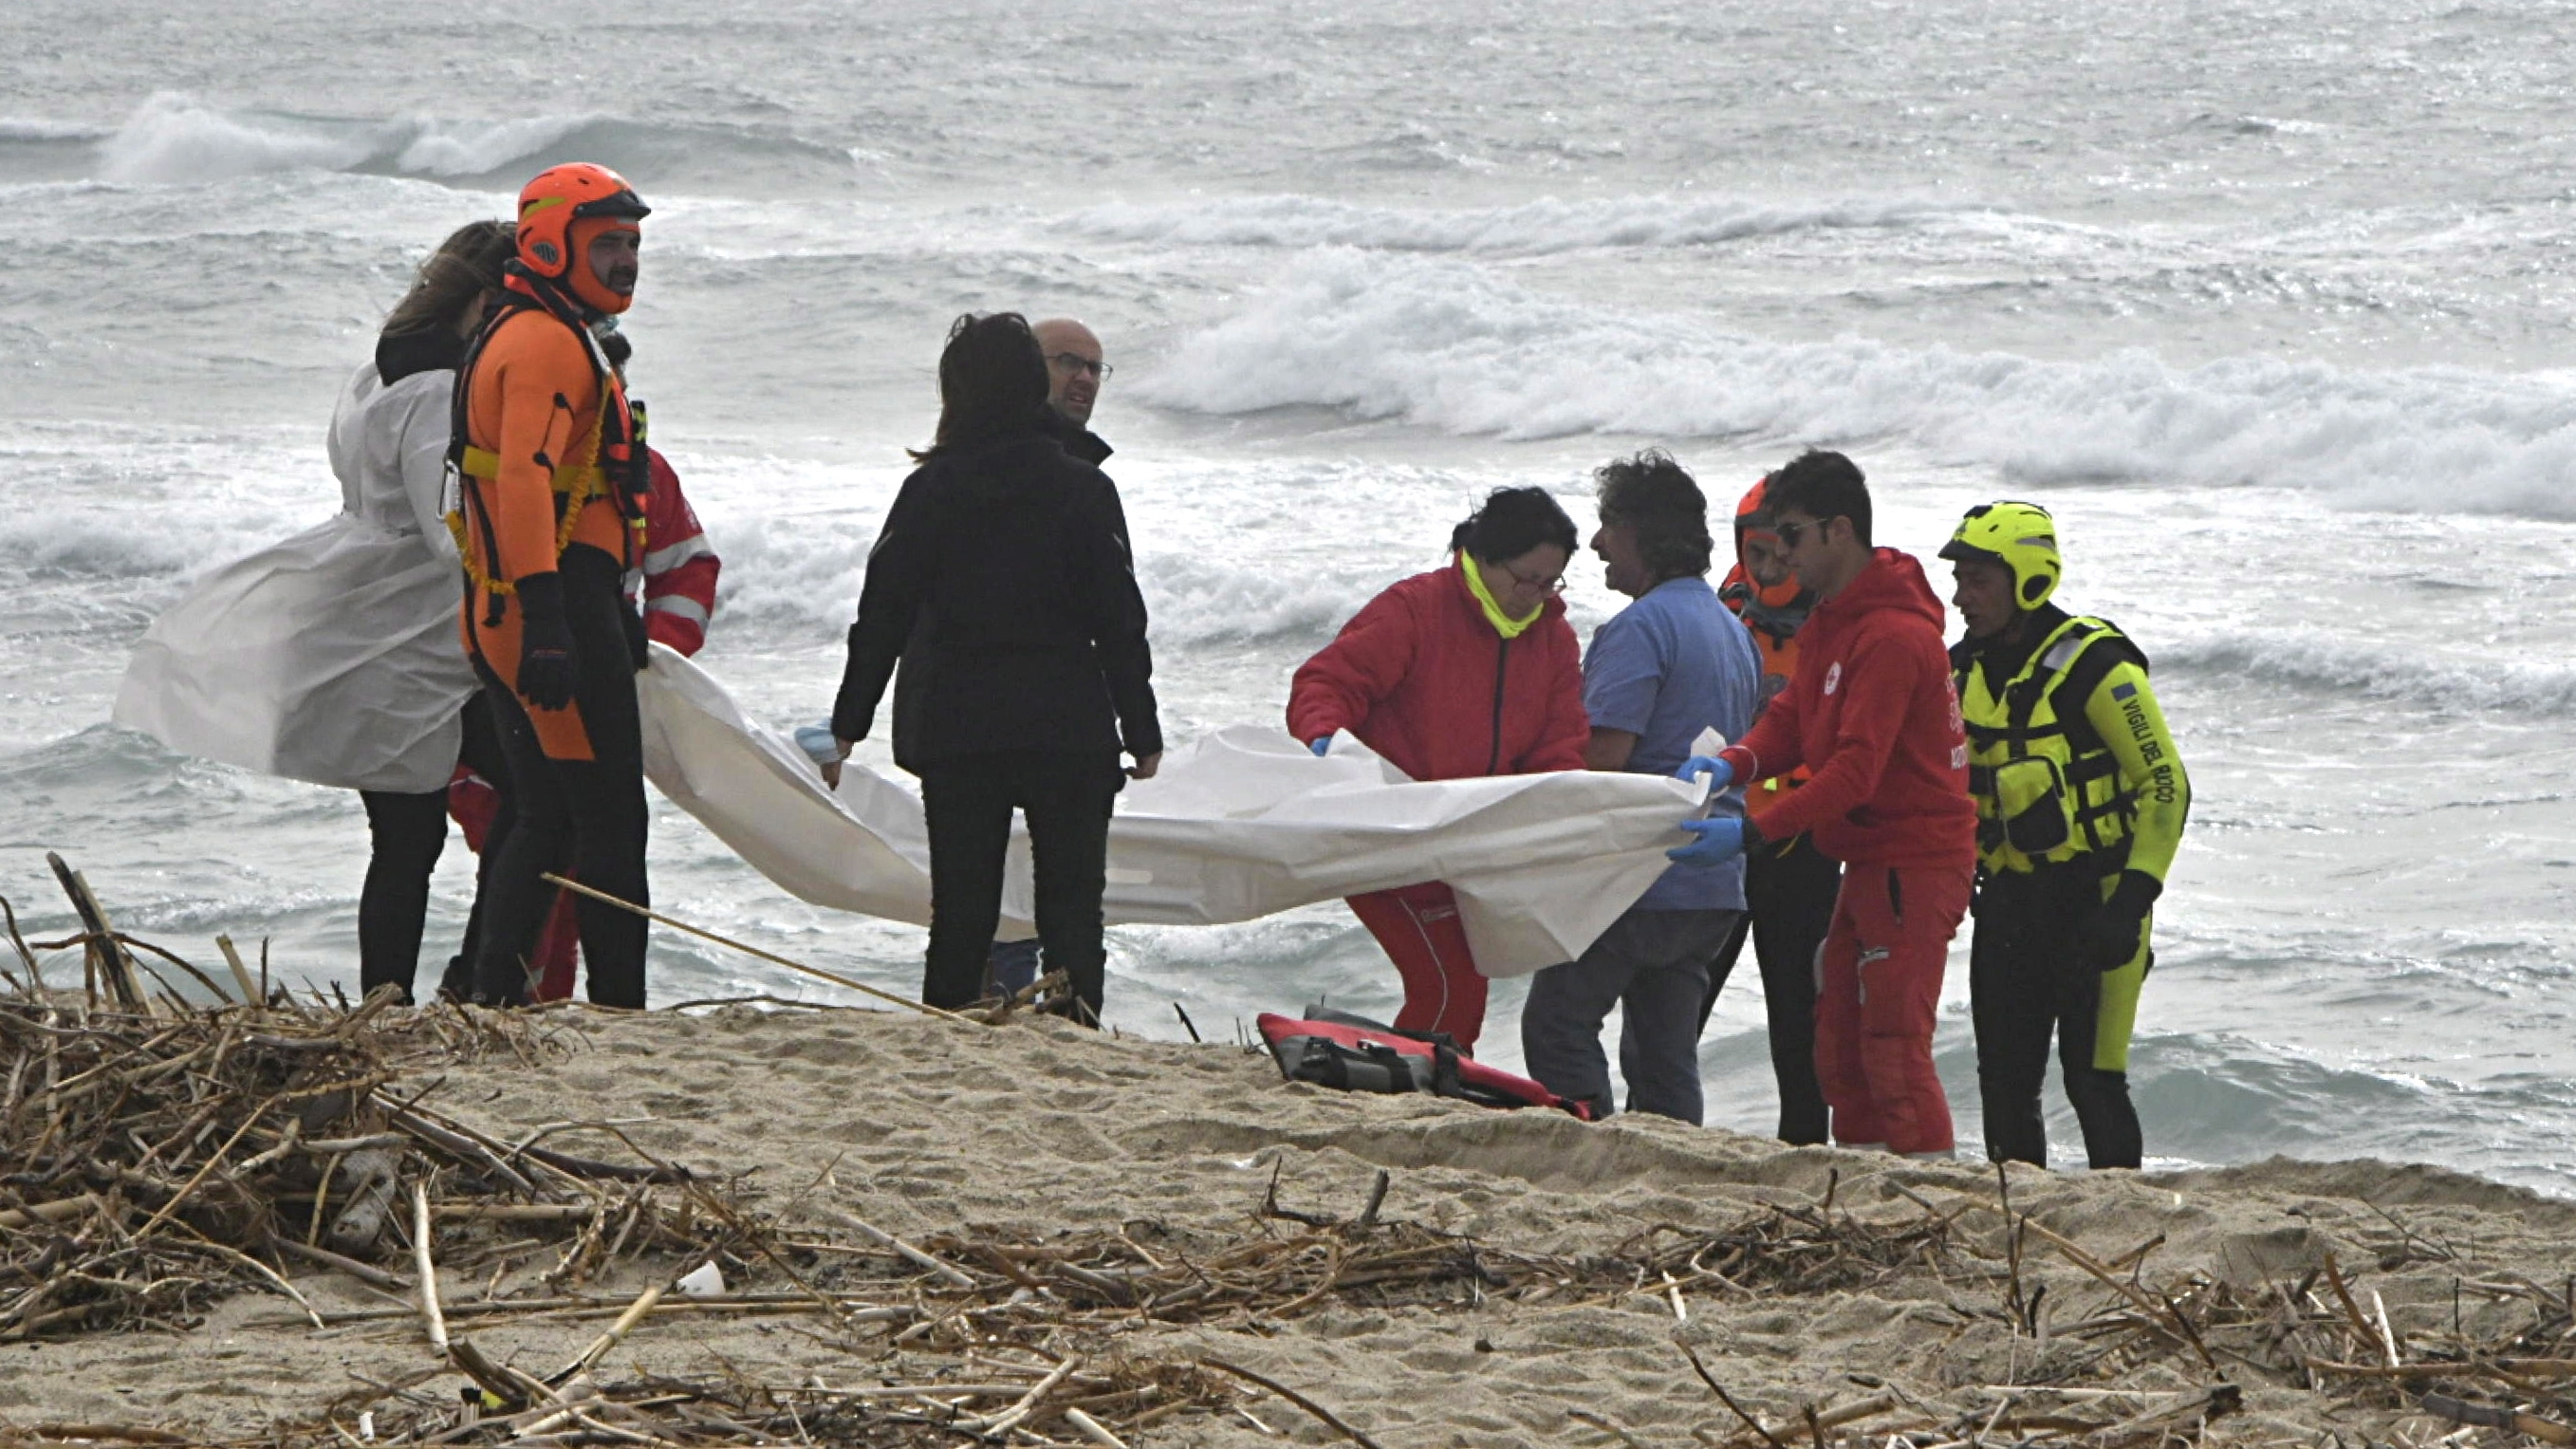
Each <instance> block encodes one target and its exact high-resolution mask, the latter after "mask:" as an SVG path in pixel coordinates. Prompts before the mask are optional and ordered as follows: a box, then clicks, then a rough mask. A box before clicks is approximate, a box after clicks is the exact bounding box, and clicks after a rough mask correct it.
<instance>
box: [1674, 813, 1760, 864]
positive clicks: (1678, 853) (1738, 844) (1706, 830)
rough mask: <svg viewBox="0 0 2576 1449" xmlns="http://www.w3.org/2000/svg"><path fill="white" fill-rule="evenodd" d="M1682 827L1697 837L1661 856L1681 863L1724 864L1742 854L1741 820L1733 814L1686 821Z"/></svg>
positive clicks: (1742, 831)
mask: <svg viewBox="0 0 2576 1449" xmlns="http://www.w3.org/2000/svg"><path fill="white" fill-rule="evenodd" d="M1682 829H1684V830H1687V831H1689V832H1690V833H1691V834H1693V835H1695V836H1697V837H1699V838H1698V839H1696V840H1693V841H1692V842H1691V843H1690V844H1688V845H1676V846H1674V847H1673V848H1672V849H1670V850H1667V851H1665V852H1664V859H1666V860H1673V861H1679V862H1681V863H1682V864H1683V865H1699V866H1711V865H1724V864H1726V863H1727V862H1728V861H1730V860H1733V859H1735V858H1736V857H1737V856H1739V855H1742V854H1743V853H1744V821H1743V819H1742V818H1741V817H1738V816H1733V815H1719V816H1712V817H1711V818H1709V819H1706V820H1685V821H1683V822H1682Z"/></svg>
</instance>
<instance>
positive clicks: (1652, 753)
mask: <svg viewBox="0 0 2576 1449" xmlns="http://www.w3.org/2000/svg"><path fill="white" fill-rule="evenodd" d="M1761 697H1762V662H1761V660H1760V659H1759V658H1758V657H1756V655H1755V654H1754V652H1753V636H1752V635H1750V634H1747V633H1746V632H1744V625H1743V623H1742V621H1740V620H1738V619H1737V618H1736V617H1735V615H1734V614H1732V613H1730V612H1728V610H1727V607H1726V605H1724V604H1723V603H1720V602H1719V601H1718V597H1717V591H1716V590H1715V589H1712V588H1710V587H1709V586H1708V580H1706V579H1703V578H1681V579H1666V580H1665V581H1664V582H1662V583H1660V584H1657V585H1656V586H1655V587H1654V588H1652V589H1650V590H1648V591H1647V593H1646V596H1645V597H1644V598H1642V599H1639V600H1637V601H1636V602H1635V603H1632V604H1630V605H1629V606H1628V607H1626V608H1624V609H1622V610H1620V611H1619V612H1618V613H1617V614H1616V615H1614V616H1613V617H1612V618H1611V619H1610V621H1609V622H1608V623H1606V624H1603V625H1602V626H1601V627H1600V629H1599V630H1598V631H1596V632H1595V633H1594V634H1593V636H1592V648H1591V649H1590V650H1589V651H1588V652H1586V653H1585V655H1584V656H1583V708H1584V710H1585V712H1587V713H1588V714H1590V715H1591V716H1592V725H1593V728H1595V729H1606V730H1626V731H1627V732H1628V733H1630V734H1633V735H1635V736H1636V737H1637V748H1636V751H1635V753H1633V754H1631V755H1629V756H1628V768H1629V769H1630V770H1632V771H1634V772H1636V773H1638V774H1643V775H1669V774H1671V773H1672V772H1674V771H1675V770H1678V769H1680V768H1681V767H1682V761H1684V760H1687V759H1689V758H1690V757H1691V742H1692V741H1693V740H1696V739H1698V738H1699V732H1700V731H1701V730H1704V729H1712V728H1713V729H1715V730H1716V731H1717V732H1718V733H1719V734H1721V735H1724V736H1726V738H1727V739H1728V740H1730V741H1732V740H1737V739H1741V738H1743V736H1744V732H1745V731H1746V730H1749V729H1751V728H1752V727H1753V708H1754V704H1755V702H1756V701H1758V700H1760V699H1761ZM1709 813H1710V814H1711V815H1741V814H1743V813H1744V795H1743V792H1742V791H1741V790H1729V791H1728V792H1726V794H1725V795H1724V796H1722V797H1721V798H1720V799H1719V800H1718V802H1717V805H1716V807H1715V808H1714V809H1712V810H1711V811H1710V812H1709ZM1688 839H1689V837H1687V836H1684V835H1683V834H1681V833H1680V832H1679V831H1675V832H1674V834H1673V843H1674V844H1676V845H1681V844H1686V843H1688ZM1635 909H1637V910H1641V911H1740V910H1742V909H1744V862H1742V861H1741V860H1737V861H1731V862H1729V863H1728V864H1726V865H1723V866H1718V867H1715V868H1711V867H1707V866H1696V865H1677V866H1674V867H1673V868H1672V869H1670V870H1668V871H1666V872H1664V874H1663V878H1662V879H1660V880H1658V881H1656V882H1655V883H1654V885H1653V886H1651V887H1649V888H1648V889H1647V891H1646V893H1645V894H1644V895H1643V896H1640V897H1638V899H1637V904H1636V906H1635Z"/></svg>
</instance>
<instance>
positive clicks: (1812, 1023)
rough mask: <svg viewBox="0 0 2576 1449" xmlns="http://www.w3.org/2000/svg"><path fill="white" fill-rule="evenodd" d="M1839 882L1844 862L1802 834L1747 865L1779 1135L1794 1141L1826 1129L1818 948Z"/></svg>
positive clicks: (1807, 1140)
mask: <svg viewBox="0 0 2576 1449" xmlns="http://www.w3.org/2000/svg"><path fill="white" fill-rule="evenodd" d="M1842 883H1843V868H1842V865H1841V863H1840V862H1838V861H1836V860H1834V859H1833V858H1832V857H1830V856H1826V855H1823V854H1820V853H1819V852H1818V851H1817V850H1816V847H1815V843H1814V842H1813V841H1810V840H1808V839H1806V838H1805V837H1803V836H1802V837H1800V838H1799V839H1798V840H1797V841H1796V842H1795V843H1794V844H1793V845H1791V847H1790V848H1789V850H1788V851H1787V852H1786V853H1785V854H1783V853H1774V852H1771V851H1764V852H1762V854H1761V857H1760V858H1759V859H1756V860H1752V861H1749V862H1747V863H1746V866H1745V872H1744V899H1745V903H1746V905H1747V906H1748V907H1749V908H1750V910H1751V914H1752V916H1753V956H1754V960H1755V961H1757V962H1758V963H1760V965H1761V967H1762V1002H1763V1011H1764V1014H1765V1015H1766V1016H1767V1017H1768V1018H1769V1027H1770V1036H1771V1075H1772V1077H1773V1079H1774V1080H1775V1081H1776V1082H1777V1083H1778V1085H1779V1090H1780V1140H1781V1141H1783V1142H1786V1143H1789V1144H1790V1145H1792V1146H1806V1145H1810V1144H1814V1143H1820V1142H1823V1141H1824V1140H1825V1135H1826V1113H1825V1093H1824V1089H1823V1088H1822V1087H1819V1086H1817V1085H1816V952H1817V950H1818V948H1820V947H1822V946H1823V945H1824V943H1825V933H1826V932H1827V931H1828V930H1830V929H1831V928H1832V926H1833V923H1834V897H1835V895H1836V894H1837V893H1839V892H1840V891H1841V890H1842Z"/></svg>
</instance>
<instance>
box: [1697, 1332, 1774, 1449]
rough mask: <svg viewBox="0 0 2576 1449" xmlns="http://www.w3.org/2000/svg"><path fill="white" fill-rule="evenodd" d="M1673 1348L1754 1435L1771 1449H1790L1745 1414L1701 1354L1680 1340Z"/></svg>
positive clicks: (1718, 1399) (1711, 1391)
mask: <svg viewBox="0 0 2576 1449" xmlns="http://www.w3.org/2000/svg"><path fill="white" fill-rule="evenodd" d="M1673 1346H1674V1347H1675V1348H1678V1349H1680V1350H1681V1351H1682V1354H1683V1356H1684V1357H1687V1358H1688V1359H1689V1360H1690V1366H1691V1372H1693V1373H1696V1374H1698V1375H1699V1381H1700V1382H1701V1383H1704V1384H1706V1385H1708V1388H1709V1392H1710V1393H1713V1394H1715V1395H1717V1401H1718V1402H1719V1403H1721V1404H1724V1405H1726V1407H1727V1408H1728V1409H1729V1410H1730V1411H1731V1412H1733V1413H1734V1415H1735V1417H1737V1418H1739V1419H1742V1420H1743V1421H1744V1424H1745V1427H1746V1428H1749V1429H1751V1430H1752V1431H1753V1432H1754V1433H1756V1434H1759V1435H1761V1436H1762V1442H1763V1443H1765V1444H1768V1445H1770V1446H1771V1449H1789V1446H1788V1445H1786V1444H1783V1443H1781V1442H1780V1437H1779V1436H1778V1435H1776V1434H1774V1433H1772V1432H1771V1431H1770V1430H1768V1429H1765V1428H1763V1427H1762V1421H1761V1420H1759V1419H1757V1418H1755V1417H1753V1416H1752V1415H1751V1414H1748V1413H1746V1412H1744V1406H1743V1405H1742V1404H1739V1403H1737V1402H1736V1401H1735V1396H1734V1395H1733V1394H1730V1393H1728V1392H1727V1391H1726V1389H1725V1387H1724V1386H1723V1385H1721V1384H1719V1383H1718V1381H1717V1378H1716V1376H1715V1375H1713V1374H1711V1373H1710V1372H1709V1371H1708V1365H1707V1364H1704V1363H1701V1362H1700V1361H1699V1354H1698V1353H1697V1352H1696V1351H1694V1350H1693V1349H1692V1348H1691V1346H1690V1345H1689V1344H1687V1343H1684V1342H1682V1341H1681V1340H1680V1339H1679V1338H1675V1339H1674V1340H1673Z"/></svg>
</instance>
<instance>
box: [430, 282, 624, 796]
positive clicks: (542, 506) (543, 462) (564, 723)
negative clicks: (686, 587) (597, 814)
mask: <svg viewBox="0 0 2576 1449" xmlns="http://www.w3.org/2000/svg"><path fill="white" fill-rule="evenodd" d="M603 377H605V378H606V381H607V387H606V394H607V395H606V397H605V399H603V397H602V388H601V379H602V378H603ZM603 401H605V403H606V405H607V406H609V407H610V408H612V409H614V410H616V411H617V412H618V413H620V414H623V413H624V412H625V409H626V400H625V395H624V389H623V388H622V387H621V385H620V384H619V383H618V382H617V379H616V377H615V375H614V374H613V373H608V372H607V371H606V370H605V369H604V368H602V367H600V366H598V365H597V364H596V363H595V362H594V360H593V358H592V355H591V351H590V345H589V344H588V342H587V341H585V339H583V338H582V337H580V336H579V335H577V334H575V333H574V331H573V330H572V328H571V327H569V326H568V325H566V324H565V323H564V322H562V321H560V320H558V319H557V318H555V317H552V316H549V315H548V314H547V313H546V312H545V311H544V310H543V309H541V308H535V307H528V308H523V309H520V310H518V311H515V312H512V313H510V314H509V315H507V316H505V317H503V318H502V319H501V321H500V322H499V323H497V324H496V325H495V326H494V327H493V329H492V331H491V334H490V336H488V337H487V338H486V339H485V340H484V342H483V345H482V347H481V349H480V350H479V351H478V352H477V353H476V355H475V357H474V360H473V363H472V370H471V373H470V376H469V388H468V392H467V395H466V406H465V414H466V417H465V423H466V441H467V443H468V451H467V454H466V472H467V473H468V474H469V475H471V477H470V488H471V496H470V498H469V502H468V506H467V508H466V510H465V512H466V530H465V532H466V538H465V550H466V557H467V559H468V560H469V562H470V564H471V568H472V570H473V572H474V574H475V576H476V580H477V583H478V585H482V581H484V580H493V581H505V582H514V581H516V580H519V579H523V578H526V577H528V576H530V575H532V574H545V573H553V572H555V571H556V570H557V568H558V567H559V565H560V562H561V550H559V549H558V548H557V543H558V541H559V540H560V541H561V542H562V543H563V545H564V547H565V548H573V547H583V546H587V547H590V548H595V549H597V550H599V551H600V552H601V553H603V554H605V555H607V556H608V557H609V558H610V559H612V560H614V561H615V562H616V565H617V567H618V569H619V570H620V571H623V570H625V569H628V568H632V567H633V566H634V563H635V551H634V546H633V543H632V535H633V532H634V529H633V527H632V526H631V524H630V520H629V519H627V518H626V517H625V516H624V514H623V513H622V512H621V511H620V509H619V506H618V501H617V498H616V496H615V493H614V492H613V489H612V484H611V481H610V478H609V476H608V471H604V470H603V467H602V465H603V464H604V463H605V464H610V465H612V468H613V465H614V463H615V461H616V460H615V459H613V458H609V459H603V458H601V457H600V456H599V454H600V453H601V452H603V451H606V449H605V448H603V446H602V442H601V439H602V437H603V433H602V429H601V424H600V409H601V406H602V403H603ZM478 464H480V465H482V466H480V467H478V466H477V465H478ZM574 500H580V501H578V502H575V501H574ZM567 508H572V509H577V510H578V511H577V512H574V513H571V514H570V515H569V517H570V525H571V526H570V532H569V534H567V533H566V532H565V528H564V525H565V521H566V509H567ZM639 521H640V520H639ZM496 557H497V566H496V564H495V559H496ZM492 602H493V590H492V589H491V588H490V587H489V586H488V585H482V586H478V587H476V588H473V589H470V590H469V591H468V595H467V598H466V600H465V607H464V612H463V616H462V621H463V627H464V634H465V647H466V650H467V651H468V652H469V653H470V654H472V655H474V656H475V657H476V658H478V659H480V660H481V661H483V663H484V664H485V666H486V667H488V668H489V669H490V670H491V671H492V673H494V674H496V675H498V676H499V677H500V678H502V679H504V680H510V681H515V680H516V679H517V678H518V674H519V646H520V630H521V625H522V622H523V621H522V618H521V611H520V610H518V609H517V608H515V607H512V606H511V605H510V604H509V603H507V602H504V603H503V605H502V607H501V609H500V611H499V612H500V615H501V618H500V620H499V622H497V623H495V622H492V612H493V611H492V609H491V604H492ZM521 702H522V703H523V704H524V703H526V701H525V700H524V699H523V700H522V701H521ZM528 715H529V719H530V720H531V722H533V723H534V725H535V727H536V731H537V737H538V739H539V740H540V741H541V742H542V743H543V744H544V746H545V751H546V754H547V756H548V757H549V758H552V759H558V760H587V759H590V758H591V746H590V739H589V736H588V734H587V732H586V731H585V730H584V729H583V726H582V719H581V706H580V705H579V704H578V703H575V704H573V705H570V706H567V707H566V708H563V709H535V708H531V709H530V710H529V711H528Z"/></svg>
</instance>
